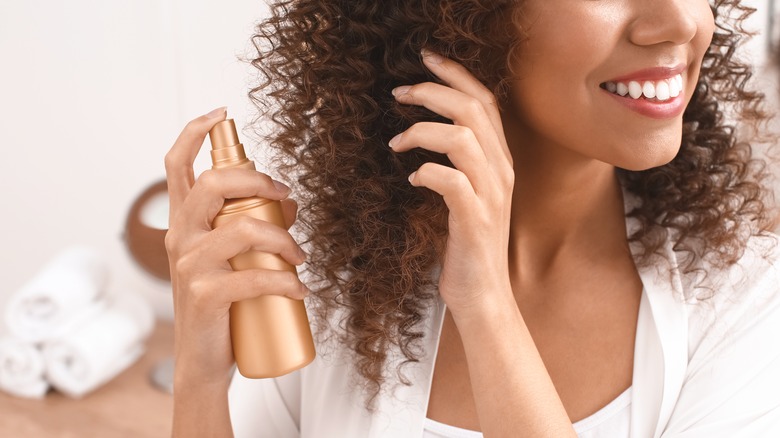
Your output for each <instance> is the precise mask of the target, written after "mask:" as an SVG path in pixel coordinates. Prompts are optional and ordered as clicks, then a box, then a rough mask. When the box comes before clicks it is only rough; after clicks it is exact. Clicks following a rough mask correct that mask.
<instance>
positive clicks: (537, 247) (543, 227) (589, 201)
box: [508, 136, 629, 281]
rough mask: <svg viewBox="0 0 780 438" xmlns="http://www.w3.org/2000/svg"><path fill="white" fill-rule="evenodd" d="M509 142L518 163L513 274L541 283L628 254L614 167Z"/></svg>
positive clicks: (512, 237) (563, 152) (551, 147)
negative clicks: (577, 266)
mask: <svg viewBox="0 0 780 438" xmlns="http://www.w3.org/2000/svg"><path fill="white" fill-rule="evenodd" d="M510 138H511V137H510V136H508V140H509V139H510ZM509 141H510V148H511V150H512V154H513V159H514V162H515V188H514V192H513V198H512V219H511V224H510V241H509V257H510V267H511V268H512V269H514V270H516V271H517V272H522V273H523V276H524V277H525V278H526V279H534V280H538V281H543V279H544V278H545V277H546V276H548V275H557V273H559V272H560V271H558V270H557V269H555V268H557V267H561V266H570V263H571V262H572V261H577V262H579V263H583V262H584V261H589V260H598V259H601V260H604V259H605V258H606V260H609V258H612V257H615V256H616V255H617V256H620V255H623V256H625V255H626V254H629V253H628V250H627V248H628V245H627V243H626V231H625V218H624V207H623V197H622V191H621V188H620V184H619V182H618V180H617V177H616V175H615V168H614V167H613V166H611V165H609V164H606V163H604V162H601V161H597V160H594V159H591V158H587V157H584V156H582V155H579V154H577V153H575V152H572V151H571V150H569V149H565V148H562V147H556V146H555V145H552V144H541V143H539V142H536V143H531V142H525V143H519V144H518V143H516V144H515V145H513V144H512V142H511V140H509Z"/></svg>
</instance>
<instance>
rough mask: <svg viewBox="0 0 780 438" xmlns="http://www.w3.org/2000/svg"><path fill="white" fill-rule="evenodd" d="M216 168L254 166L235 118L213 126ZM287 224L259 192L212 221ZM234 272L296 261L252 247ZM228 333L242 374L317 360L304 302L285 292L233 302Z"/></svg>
mask: <svg viewBox="0 0 780 438" xmlns="http://www.w3.org/2000/svg"><path fill="white" fill-rule="evenodd" d="M209 138H210V139H211V148H212V149H211V160H212V162H213V163H214V165H213V166H212V169H225V168H230V167H240V168H245V169H252V170H255V163H254V162H253V161H251V160H248V159H247V158H246V153H245V152H244V146H243V145H242V144H241V143H240V142H239V141H238V134H237V133H236V125H235V122H233V119H226V120H224V121H222V122H219V123H217V124H216V125H215V126H214V127H213V128H212V129H211V131H209ZM242 215H248V216H251V217H254V218H256V219H260V220H264V221H266V222H271V223H273V224H276V225H278V226H280V227H282V228H284V227H285V223H284V218H283V216H282V207H281V204H280V203H279V201H274V200H269V199H263V198H259V197H251V198H238V199H226V200H225V204H224V206H223V207H222V210H221V211H220V212H219V213H218V214H217V216H216V217H215V218H214V221H213V223H212V227H213V228H217V227H219V226H220V225H222V224H225V223H227V222H230V221H231V220H234V219H236V218H237V217H239V216H242ZM230 266H231V267H232V268H233V270H234V271H240V270H244V269H252V268H263V269H274V270H279V271H290V272H292V273H295V274H296V275H297V271H296V269H295V266H292V265H290V264H289V263H287V262H286V261H285V260H284V259H282V257H280V256H279V255H278V254H269V253H264V252H260V251H255V250H249V251H247V252H245V253H242V254H239V255H237V256H235V257H233V258H232V259H230ZM230 337H231V340H232V343H233V356H235V358H236V364H237V365H238V371H239V372H240V373H241V375H243V376H244V377H249V378H253V379H260V378H266V377H277V376H281V375H284V374H287V373H289V372H291V371H295V370H297V369H299V368H303V367H304V366H306V365H308V364H309V363H311V361H313V360H314V356H315V352H314V341H313V339H312V334H311V328H310V326H309V318H308V316H307V315H306V308H305V306H304V304H303V301H300V300H294V299H292V298H287V297H285V296H281V295H263V296H259V297H256V298H251V299H248V300H243V301H238V302H234V303H233V304H232V305H231V306H230Z"/></svg>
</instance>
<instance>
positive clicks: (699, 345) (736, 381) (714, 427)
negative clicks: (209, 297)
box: [229, 221, 780, 438]
mask: <svg viewBox="0 0 780 438" xmlns="http://www.w3.org/2000/svg"><path fill="white" fill-rule="evenodd" d="M628 226H629V231H631V229H632V222H631V221H629V223H628ZM633 226H635V224H634V225H633ZM635 249H636V247H635V248H634V250H635ZM663 252H664V254H663V257H660V256H659V257H657V258H656V260H655V262H654V263H653V265H652V267H649V268H644V269H640V270H639V274H640V277H641V280H642V283H643V285H644V288H645V291H644V292H643V294H642V297H641V303H640V308H639V318H638V321H637V334H636V342H635V349H634V371H633V382H632V387H633V389H632V394H633V395H632V404H631V433H630V437H631V438H649V437H653V438H657V437H664V438H672V437H675V438H683V437H685V438H693V437H707V438H727V437H728V438H734V437H746V438H747V437H749V438H756V437H759V438H760V437H780V249H779V248H778V242H777V241H776V237H774V236H773V237H770V238H752V239H751V240H750V243H749V245H748V249H747V251H746V253H745V255H744V257H742V259H741V260H740V261H739V263H737V264H736V265H734V266H732V267H731V268H729V269H727V270H725V271H717V270H709V272H708V280H707V281H708V283H707V284H717V285H718V286H717V289H714V294H713V296H712V298H710V299H709V300H701V301H698V300H697V299H696V298H695V297H694V296H693V295H696V294H697V293H702V292H703V291H702V290H696V291H694V290H693V289H692V287H691V285H692V283H693V282H694V280H695V279H694V278H693V277H694V276H693V275H688V276H683V275H682V274H681V272H680V270H679V269H678V266H677V257H678V254H676V253H675V252H674V251H673V250H672V248H671V244H670V243H668V242H667V245H666V246H665V248H664V249H663ZM444 312H445V305H444V303H443V301H442V300H441V299H439V300H438V302H437V303H436V305H434V306H433V307H432V308H431V309H430V313H429V315H428V318H427V319H426V320H425V321H424V332H425V335H426V336H425V338H424V339H423V343H422V345H423V351H424V356H423V357H422V358H421V360H420V362H419V363H415V364H409V365H407V366H406V367H405V368H404V371H405V375H406V376H407V377H409V378H410V379H411V381H412V382H413V385H412V386H398V387H397V390H396V392H395V396H394V397H393V396H392V395H391V394H389V392H383V393H382V394H381V395H380V396H379V399H378V405H377V406H378V409H377V410H376V412H375V413H374V414H368V413H367V412H366V411H365V409H364V408H363V405H362V402H363V398H362V397H361V396H360V395H359V394H356V393H355V392H353V390H351V386H350V384H349V382H350V378H351V377H350V370H351V368H350V364H349V360H346V359H344V357H346V356H342V355H339V354H338V353H339V352H338V350H336V351H335V352H334V353H336V354H329V355H326V356H318V357H317V359H315V361H314V362H313V363H312V364H310V365H309V366H307V367H305V368H304V369H302V370H299V371H296V372H293V373H291V374H288V375H286V376H283V377H280V378H276V379H261V380H250V379H246V378H244V377H242V376H240V375H239V374H238V373H236V374H235V377H234V380H233V382H232V385H231V388H230V391H229V401H230V413H231V421H232V423H233V429H234V433H235V436H236V437H238V438H242V437H269V438H293V437H296V438H299V437H300V438H380V437H381V438H395V437H398V438H409V437H412V438H419V437H421V436H422V432H423V420H424V418H425V415H426V412H427V409H428V398H429V392H430V386H431V379H432V375H433V367H434V363H435V360H436V351H437V350H438V341H439V335H440V332H441V327H442V322H443V319H444ZM394 359H395V360H398V359H399V355H396V356H394ZM392 369H394V368H392ZM609 438H613V437H609ZM615 438H617V437H615Z"/></svg>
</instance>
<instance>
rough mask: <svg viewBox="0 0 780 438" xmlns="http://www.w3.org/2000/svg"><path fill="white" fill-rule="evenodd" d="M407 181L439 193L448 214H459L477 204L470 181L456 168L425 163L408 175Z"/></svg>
mask: <svg viewBox="0 0 780 438" xmlns="http://www.w3.org/2000/svg"><path fill="white" fill-rule="evenodd" d="M409 182H410V183H411V184H412V185H413V186H415V187H427V188H429V189H431V190H433V191H434V192H436V193H438V194H440V195H441V196H442V197H443V199H444V203H445V204H447V208H448V209H449V210H450V214H454V215H455V216H460V215H462V214H464V213H465V212H468V211H469V209H470V208H474V206H476V205H478V200H477V196H476V193H475V192H474V189H473V187H472V185H471V183H470V182H469V180H468V178H467V177H466V175H465V174H464V173H463V172H461V171H459V170H458V169H453V168H451V167H447V166H442V165H441V164H436V163H425V164H423V165H422V166H420V168H419V169H417V171H416V172H412V174H411V175H409Z"/></svg>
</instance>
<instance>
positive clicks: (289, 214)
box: [280, 199, 298, 230]
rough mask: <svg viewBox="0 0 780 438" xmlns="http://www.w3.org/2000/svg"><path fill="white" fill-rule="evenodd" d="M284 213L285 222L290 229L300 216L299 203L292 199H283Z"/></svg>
mask: <svg viewBox="0 0 780 438" xmlns="http://www.w3.org/2000/svg"><path fill="white" fill-rule="evenodd" d="M280 202H281V204H282V215H283V216H284V224H285V225H286V227H287V229H288V230H289V229H290V227H292V226H293V224H294V223H295V219H297V218H298V203H297V202H295V201H294V200H292V199H282V200H281V201H280Z"/></svg>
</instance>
